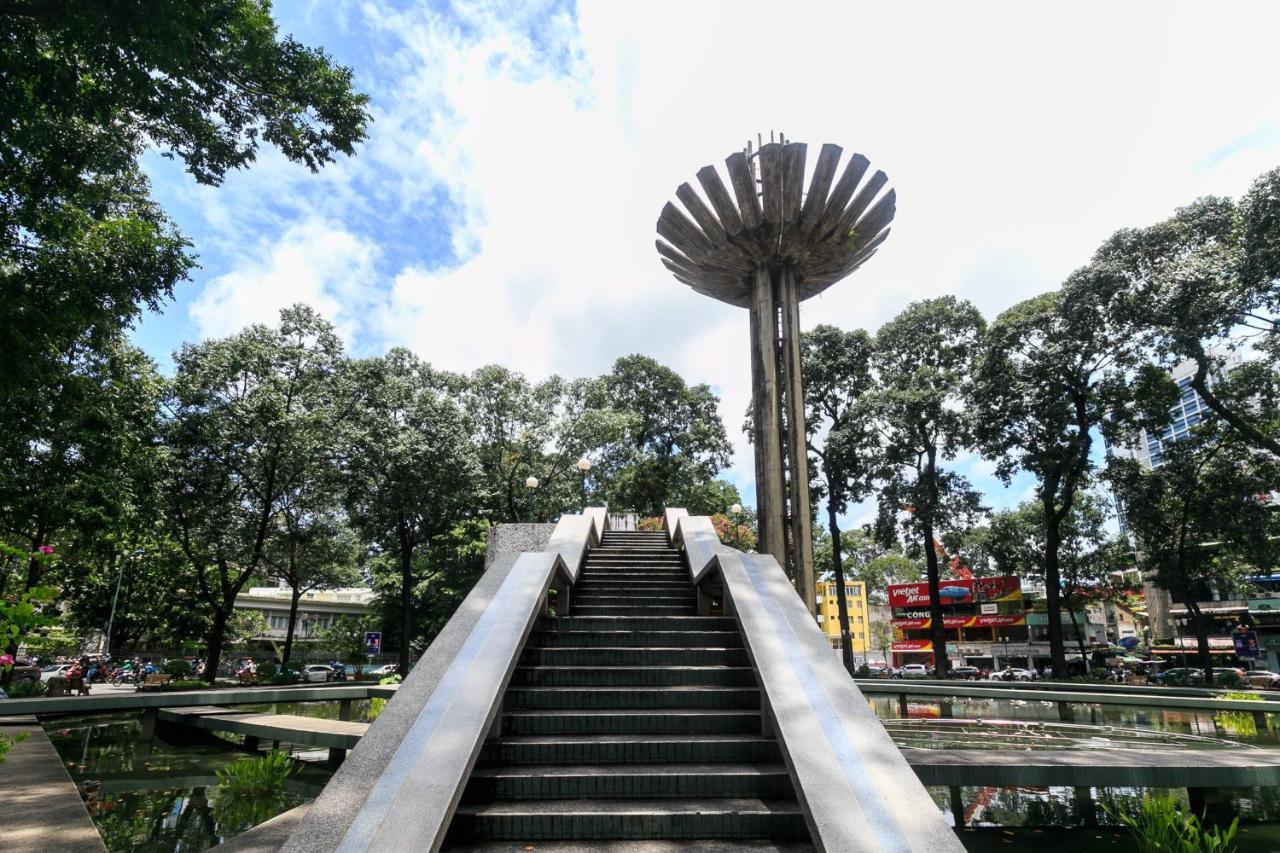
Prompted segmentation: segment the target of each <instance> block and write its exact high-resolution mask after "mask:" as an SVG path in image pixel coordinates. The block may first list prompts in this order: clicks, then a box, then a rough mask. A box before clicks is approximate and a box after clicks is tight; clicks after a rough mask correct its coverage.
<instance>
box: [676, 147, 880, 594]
mask: <svg viewBox="0 0 1280 853" xmlns="http://www.w3.org/2000/svg"><path fill="white" fill-rule="evenodd" d="M777 138H778V139H779V140H781V141H778V142H774V141H773V140H774V134H773V133H772V132H771V133H770V134H769V140H770V141H769V142H764V136H763V134H760V135H757V145H756V147H755V149H754V150H753V149H752V145H751V142H750V141H748V142H747V146H746V148H745V149H744V150H743V151H738V152H735V153H733V154H730V155H729V156H728V157H727V158H726V159H725V172H726V174H727V175H728V178H729V183H728V184H727V185H726V184H725V182H724V180H723V179H722V177H721V174H720V172H719V171H718V170H717V169H716V168H715V167H713V166H704V167H703V168H701V169H699V170H698V172H697V180H698V184H699V185H700V186H701V187H702V194H701V195H700V194H699V193H698V192H697V191H695V190H694V189H693V187H692V186H691V185H690V184H688V183H683V184H681V185H680V186H679V187H677V188H676V199H677V200H678V201H679V203H680V204H679V206H677V205H676V204H674V203H672V202H667V204H666V205H665V206H664V207H663V208H662V213H661V214H660V215H659V217H658V224H657V231H658V237H659V238H660V239H658V240H657V241H656V246H657V249H658V254H659V255H660V256H661V259H662V264H663V266H665V267H666V268H667V269H668V270H670V271H671V274H672V275H674V276H675V278H676V280H677V281H679V282H681V283H682V284H686V285H688V286H689V287H691V288H693V289H694V290H696V291H697V292H699V293H702V294H704V295H706V296H710V297H711V298H713V299H719V300H720V301H721V302H727V303H729V304H730V305H736V306H738V307H740V308H747V309H749V310H750V312H751V377H752V441H753V444H754V446H755V456H756V459H755V462H756V510H757V513H758V516H759V524H760V550H761V551H762V552H765V553H769V554H772V555H773V556H774V558H775V559H777V561H778V562H779V564H781V565H783V566H785V567H786V568H787V570H788V572H789V573H790V574H791V575H792V577H793V578H794V580H795V583H796V588H797V590H798V591H799V593H800V597H801V598H802V599H803V600H804V601H805V603H806V605H807V606H808V607H809V610H810V611H813V609H814V572H813V546H812V529H811V519H810V515H809V470H808V468H809V462H808V457H807V455H806V453H805V444H804V441H805V422H804V388H803V385H802V383H801V372H800V311H799V306H800V303H801V302H803V301H804V300H805V299H808V298H809V297H811V296H816V295H817V294H819V293H821V292H822V291H824V290H826V289H827V288H828V287H830V286H831V285H833V284H835V283H836V282H837V281H840V280H841V279H843V278H844V277H846V276H848V275H849V274H850V273H852V272H853V271H854V270H856V269H858V267H860V266H862V265H863V264H864V263H866V262H867V260H869V259H870V258H871V256H872V255H874V254H875V253H876V250H877V249H879V247H880V245H881V244H882V243H883V242H884V241H885V238H886V237H888V236H889V225H890V223H891V222H892V221H893V216H894V213H895V211H896V202H897V194H896V193H895V191H894V190H893V189H887V191H886V188H887V185H888V182H889V179H888V178H887V177H886V176H885V174H884V172H880V171H876V172H874V173H872V174H870V176H869V177H868V171H869V169H870V166H871V163H870V161H869V160H868V159H867V158H866V157H864V156H862V155H861V154H851V155H850V156H849V157H848V158H847V159H846V160H845V161H844V170H843V171H842V172H840V176H839V179H838V180H837V179H836V173H837V171H839V166H840V162H841V155H842V154H843V149H842V148H841V147H840V146H839V145H832V144H829V143H828V144H825V145H823V146H822V149H821V150H820V151H819V152H818V160H817V163H816V164H815V165H814V169H813V178H812V180H811V181H810V182H809V186H808V188H807V190H806V188H805V186H804V178H805V155H806V153H807V150H808V149H807V146H806V145H805V144H804V143H803V142H793V141H791V140H789V139H787V137H786V136H785V135H783V134H778V135H777ZM730 188H732V189H730Z"/></svg>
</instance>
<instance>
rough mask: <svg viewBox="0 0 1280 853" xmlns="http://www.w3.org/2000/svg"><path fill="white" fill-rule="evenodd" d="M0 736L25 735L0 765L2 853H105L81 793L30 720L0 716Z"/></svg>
mask: <svg viewBox="0 0 1280 853" xmlns="http://www.w3.org/2000/svg"><path fill="white" fill-rule="evenodd" d="M0 732H3V733H4V734H6V735H10V736H12V735H26V739H25V740H23V741H22V742H21V743H19V744H16V745H14V747H13V748H12V749H11V750H9V753H8V754H7V755H6V756H5V759H4V763H3V764H0V803H3V804H4V818H3V820H2V821H0V848H3V849H4V850H5V851H6V853H49V851H54V850H56V851H58V853H106V849H107V848H106V845H104V844H103V843H102V836H100V835H98V830H97V828H96V827H95V826H94V825H93V819H92V818H91V817H89V811H88V809H86V808H85V805H84V801H83V800H82V799H81V798H80V791H79V790H78V789H77V788H76V784H75V782H73V781H71V775H70V774H69V773H67V769H66V767H64V766H63V764H62V759H61V758H59V757H58V752H57V750H55V749H54V748H53V744H52V743H50V741H49V738H48V737H47V736H46V735H45V733H44V729H42V728H40V723H39V722H37V721H36V719H35V717H3V718H0Z"/></svg>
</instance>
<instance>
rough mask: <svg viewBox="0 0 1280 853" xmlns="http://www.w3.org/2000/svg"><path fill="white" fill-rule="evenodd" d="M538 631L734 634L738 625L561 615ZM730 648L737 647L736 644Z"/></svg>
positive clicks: (726, 620) (724, 619) (725, 619)
mask: <svg viewBox="0 0 1280 853" xmlns="http://www.w3.org/2000/svg"><path fill="white" fill-rule="evenodd" d="M534 627H535V630H538V631H584V630H587V631H589V630H596V629H603V630H610V631H648V630H652V631H680V630H686V631H737V630H738V624H737V622H735V621H734V619H733V617H732V616H697V615H693V616H651V615H647V614H646V615H637V614H628V615H626V616H579V615H576V614H575V615H573V616H562V617H558V618H555V619H542V620H540V621H539V622H538V624H537V625H536V626H534ZM734 645H737V644H736V643H735V644H734Z"/></svg>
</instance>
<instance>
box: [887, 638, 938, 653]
mask: <svg viewBox="0 0 1280 853" xmlns="http://www.w3.org/2000/svg"><path fill="white" fill-rule="evenodd" d="M892 650H893V651H895V652H931V651H933V643H932V642H930V641H929V640H894V641H893V646H892Z"/></svg>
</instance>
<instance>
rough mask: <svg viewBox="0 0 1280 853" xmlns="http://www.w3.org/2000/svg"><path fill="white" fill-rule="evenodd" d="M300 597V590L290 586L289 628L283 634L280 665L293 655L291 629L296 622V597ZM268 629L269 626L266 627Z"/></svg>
mask: <svg viewBox="0 0 1280 853" xmlns="http://www.w3.org/2000/svg"><path fill="white" fill-rule="evenodd" d="M300 598H302V590H300V589H298V587H296V586H295V587H291V588H290V590H289V630H288V633H286V634H285V636H284V655H283V659H282V660H281V661H280V666H282V667H285V666H288V665H289V660H290V658H291V657H292V656H293V631H294V626H295V625H297V624H298V599H300ZM268 630H269V627H268Z"/></svg>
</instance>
